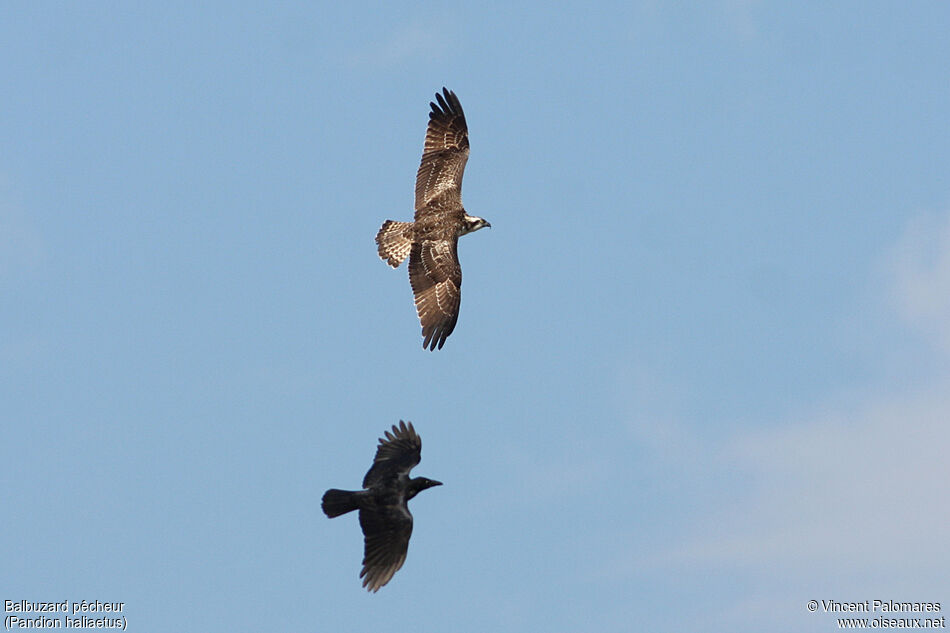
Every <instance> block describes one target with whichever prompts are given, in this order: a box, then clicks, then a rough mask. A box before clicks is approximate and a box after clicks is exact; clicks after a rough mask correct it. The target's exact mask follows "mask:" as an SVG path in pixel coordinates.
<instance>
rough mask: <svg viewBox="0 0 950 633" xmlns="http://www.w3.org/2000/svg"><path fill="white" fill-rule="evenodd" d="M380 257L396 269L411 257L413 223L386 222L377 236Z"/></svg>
mask: <svg viewBox="0 0 950 633" xmlns="http://www.w3.org/2000/svg"><path fill="white" fill-rule="evenodd" d="M376 244H377V245H378V246H379V256H380V257H381V258H382V259H385V260H386V263H387V264H389V265H390V266H392V267H393V268H396V267H397V266H399V264H401V263H403V261H405V259H406V258H407V257H409V251H410V250H412V222H396V221H394V220H386V221H385V222H383V226H382V227H381V228H380V229H379V233H377V234H376Z"/></svg>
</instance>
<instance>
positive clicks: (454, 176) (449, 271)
mask: <svg viewBox="0 0 950 633" xmlns="http://www.w3.org/2000/svg"><path fill="white" fill-rule="evenodd" d="M443 95H444V96H443ZM435 98H436V100H437V101H438V104H436V103H431V102H430V103H429V106H430V107H431V108H432V112H430V113H429V127H428V128H427V129H426V143H425V148H424V149H423V151H422V164H421V165H419V172H418V173H417V174H416V215H415V221H414V222H395V221H393V220H386V221H385V222H384V223H383V226H382V228H380V229H379V233H377V234H376V244H377V245H378V246H379V256H380V257H381V258H383V259H384V260H386V263H387V264H389V265H390V266H392V267H393V268H396V267H397V266H399V264H401V263H402V262H403V260H405V259H406V257H407V256H408V257H409V283H410V285H411V286H412V292H413V294H414V295H415V297H416V311H417V312H418V313H419V321H420V322H421V323H422V336H423V341H422V347H423V349H425V348H429V350H430V351H432V350H434V349H435V348H436V347H438V348H439V349H442V345H443V344H444V343H445V339H446V338H448V336H449V334H451V333H452V330H454V329H455V323H456V322H457V321H458V318H459V301H460V300H461V292H460V290H461V287H462V268H461V266H459V256H458V241H459V236H461V235H465V234H466V233H471V232H473V231H477V230H478V229H480V228H483V227H486V226H491V224H489V223H488V222H486V221H485V220H483V219H482V218H477V217H474V216H471V215H469V214H468V213H466V212H465V208H464V207H463V206H462V172H463V171H464V170H465V163H466V162H467V161H468V126H467V125H466V124H465V114H464V113H463V112H462V105H461V104H460V103H459V100H458V97H456V96H455V93H454V92H452V91H451V90H448V89H446V88H444V87H443V88H442V94H439V93H436V95H435Z"/></svg>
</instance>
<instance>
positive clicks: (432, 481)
mask: <svg viewBox="0 0 950 633" xmlns="http://www.w3.org/2000/svg"><path fill="white" fill-rule="evenodd" d="M429 483H430V484H431V485H433V486H441V485H442V482H441V481H436V480H435V479H430V480H429Z"/></svg>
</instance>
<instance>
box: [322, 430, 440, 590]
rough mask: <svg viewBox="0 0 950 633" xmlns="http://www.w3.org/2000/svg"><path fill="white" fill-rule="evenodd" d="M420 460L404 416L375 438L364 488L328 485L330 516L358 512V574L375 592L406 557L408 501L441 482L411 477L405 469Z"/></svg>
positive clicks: (419, 446) (409, 520)
mask: <svg viewBox="0 0 950 633" xmlns="http://www.w3.org/2000/svg"><path fill="white" fill-rule="evenodd" d="M421 459H422V440H421V439H420V438H419V435H418V434H417V433H416V430H415V429H414V428H412V422H410V423H409V424H406V423H405V422H403V421H402V420H400V421H399V426H396V425H393V430H392V432H389V431H386V437H385V438H379V446H378V447H376V457H375V458H373V465H372V467H370V469H369V472H367V473H366V476H365V477H364V478H363V490H358V491H349V490H336V489H330V490H327V491H326V492H325V493H324V495H323V511H324V513H326V515H327V516H328V517H330V518H331V519H332V518H333V517H338V516H340V515H341V514H346V513H347V512H351V511H353V510H359V511H360V527H362V528H363V536H364V542H365V546H364V550H363V571H361V572H360V578H362V579H363V586H364V587H366V590H367V591H379V588H380V587H382V586H383V585H385V584H386V583H387V582H389V581H390V579H391V578H392V577H393V574H395V573H396V572H397V571H399V568H400V567H402V564H403V563H404V562H406V552H407V551H408V550H409V537H410V536H411V535H412V515H411V514H410V513H409V506H408V505H407V503H406V502H407V501H409V500H410V499H412V498H413V497H415V496H416V495H417V494H419V493H420V492H422V491H423V490H425V489H426V488H431V487H432V486H441V485H442V482H440V481H433V480H432V479H426V478H425V477H414V478H412V479H410V478H409V471H410V470H412V468H413V467H414V466H415V465H416V464H418V463H419V461H420V460H421Z"/></svg>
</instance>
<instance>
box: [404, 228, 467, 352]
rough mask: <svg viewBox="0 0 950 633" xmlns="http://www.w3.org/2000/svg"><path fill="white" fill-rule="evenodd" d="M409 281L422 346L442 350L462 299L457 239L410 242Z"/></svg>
mask: <svg viewBox="0 0 950 633" xmlns="http://www.w3.org/2000/svg"><path fill="white" fill-rule="evenodd" d="M409 284H410V285H411V286H412V293H413V295H415V300H416V312H418V314H419V322H420V323H421V324H422V337H423V341H422V347H423V349H425V348H429V350H430V351H431V350H434V349H435V348H436V347H438V348H439V349H442V345H443V344H444V343H445V339H446V338H448V336H449V334H451V333H452V330H454V329H455V324H456V323H457V322H458V320H459V305H460V303H461V301H462V293H461V289H462V267H461V266H460V265H459V256H458V238H457V237H456V238H452V239H445V240H423V241H422V242H421V243H420V242H417V243H415V244H413V245H412V250H411V251H410V252H409Z"/></svg>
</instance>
